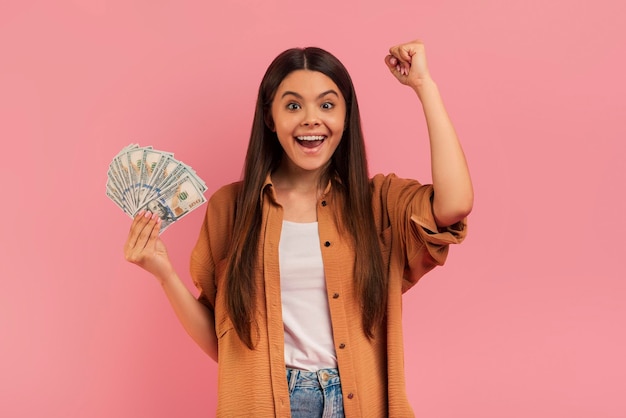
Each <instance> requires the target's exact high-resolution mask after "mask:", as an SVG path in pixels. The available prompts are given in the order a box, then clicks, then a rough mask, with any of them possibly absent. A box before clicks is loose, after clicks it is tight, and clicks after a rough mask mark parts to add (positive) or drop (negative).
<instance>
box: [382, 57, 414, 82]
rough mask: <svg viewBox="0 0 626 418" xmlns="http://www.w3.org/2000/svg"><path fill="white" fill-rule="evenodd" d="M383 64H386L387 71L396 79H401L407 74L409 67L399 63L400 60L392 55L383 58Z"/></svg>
mask: <svg viewBox="0 0 626 418" xmlns="http://www.w3.org/2000/svg"><path fill="white" fill-rule="evenodd" d="M385 64H387V68H389V71H391V73H392V74H393V75H394V76H396V77H401V76H404V75H407V74H408V73H409V67H408V66H407V64H404V63H402V62H400V60H398V59H397V58H396V57H394V56H393V55H387V56H386V57H385Z"/></svg>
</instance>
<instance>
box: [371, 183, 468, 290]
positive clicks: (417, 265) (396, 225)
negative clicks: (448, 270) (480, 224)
mask: <svg viewBox="0 0 626 418" xmlns="http://www.w3.org/2000/svg"><path fill="white" fill-rule="evenodd" d="M373 181H374V190H377V189H378V190H380V199H381V205H382V207H383V210H384V212H385V215H386V217H387V221H388V223H389V227H390V228H391V234H392V236H393V237H394V239H393V243H394V244H393V245H392V248H393V251H396V252H398V251H400V252H402V253H403V254H402V255H403V257H402V259H404V263H405V267H404V275H403V276H404V277H403V278H404V283H403V286H402V288H403V291H406V290H408V289H409V288H410V287H412V286H413V285H414V284H415V283H417V281H418V280H419V279H420V278H421V277H422V276H423V275H424V274H426V273H427V272H429V271H430V270H432V269H433V268H434V267H436V266H441V265H443V264H444V263H445V261H446V258H447V256H448V250H449V246H450V244H459V243H461V242H462V241H463V240H464V239H465V236H466V234H467V220H466V219H463V220H461V221H459V222H457V223H455V224H453V225H450V226H447V227H443V228H440V227H438V226H437V223H436V222H435V215H434V213H433V206H432V200H433V193H434V191H433V186H432V185H430V184H420V183H419V182H417V181H415V180H410V179H402V178H399V177H397V176H396V175H394V174H389V175H387V176H383V175H377V176H376V177H374V179H373Z"/></svg>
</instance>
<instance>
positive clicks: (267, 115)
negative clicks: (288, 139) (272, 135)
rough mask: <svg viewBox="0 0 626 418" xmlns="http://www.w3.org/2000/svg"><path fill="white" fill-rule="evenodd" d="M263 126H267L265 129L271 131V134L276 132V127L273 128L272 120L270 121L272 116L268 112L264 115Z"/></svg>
mask: <svg viewBox="0 0 626 418" xmlns="http://www.w3.org/2000/svg"><path fill="white" fill-rule="evenodd" d="M264 119H265V126H267V128H268V129H269V130H270V131H272V132H276V127H275V126H274V120H273V119H272V115H271V114H270V113H269V112H268V113H266V114H265V117H264Z"/></svg>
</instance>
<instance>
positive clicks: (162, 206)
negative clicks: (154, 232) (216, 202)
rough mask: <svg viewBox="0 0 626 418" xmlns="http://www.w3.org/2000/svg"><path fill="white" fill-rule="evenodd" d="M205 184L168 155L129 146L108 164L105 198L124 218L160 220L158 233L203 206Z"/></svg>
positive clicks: (193, 172) (195, 174)
mask: <svg viewBox="0 0 626 418" xmlns="http://www.w3.org/2000/svg"><path fill="white" fill-rule="evenodd" d="M206 190H207V187H206V183H205V182H204V181H203V180H202V179H201V178H200V177H199V176H198V175H197V173H196V172H195V171H194V170H193V169H192V168H191V167H190V166H188V165H187V164H184V163H183V162H181V161H178V160H176V158H174V154H173V153H171V152H165V151H159V150H155V149H153V148H152V147H150V146H147V147H141V146H139V145H138V144H130V145H128V146H126V147H124V148H123V149H122V150H121V151H120V152H119V153H118V154H117V155H116V156H115V157H114V158H113V160H112V161H111V164H109V169H108V172H107V183H106V195H107V196H108V197H109V198H110V199H111V200H112V201H113V202H114V203H115V204H116V205H117V206H119V208H120V209H122V210H123V211H124V212H125V213H126V214H128V216H130V217H131V218H134V217H135V215H136V214H137V213H138V212H139V211H141V210H142V209H143V210H149V211H150V212H152V213H156V214H158V216H159V217H161V220H162V223H161V232H163V231H165V230H166V229H167V228H168V227H169V226H171V225H172V224H173V223H174V222H176V221H178V220H179V219H181V218H182V217H184V216H186V215H187V214H189V213H190V212H192V211H193V210H194V209H197V208H198V207H199V206H201V205H202V204H203V203H205V202H206V198H205V197H204V192H206Z"/></svg>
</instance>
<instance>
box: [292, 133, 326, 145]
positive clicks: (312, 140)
mask: <svg viewBox="0 0 626 418" xmlns="http://www.w3.org/2000/svg"><path fill="white" fill-rule="evenodd" d="M325 139H326V136H324V135H304V136H297V137H296V140H297V141H298V144H300V145H302V146H303V147H305V148H315V147H318V146H320V145H322V142H324V140H325Z"/></svg>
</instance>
